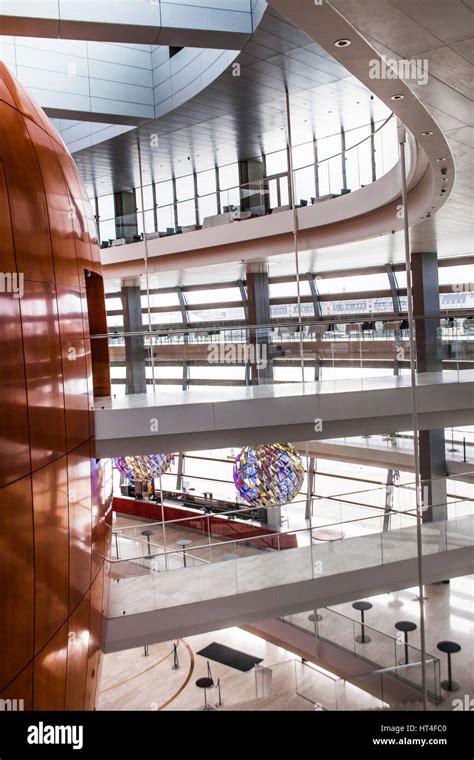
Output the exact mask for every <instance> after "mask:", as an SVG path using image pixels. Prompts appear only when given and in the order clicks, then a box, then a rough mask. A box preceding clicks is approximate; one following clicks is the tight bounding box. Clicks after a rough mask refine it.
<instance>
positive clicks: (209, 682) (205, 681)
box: [196, 676, 214, 689]
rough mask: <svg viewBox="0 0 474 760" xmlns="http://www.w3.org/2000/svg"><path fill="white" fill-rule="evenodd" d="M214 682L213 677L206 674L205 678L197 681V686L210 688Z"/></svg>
mask: <svg viewBox="0 0 474 760" xmlns="http://www.w3.org/2000/svg"><path fill="white" fill-rule="evenodd" d="M213 684H214V681H213V680H212V678H208V677H207V676H205V677H204V678H198V680H197V681H196V686H197V687H198V688H199V689H210V688H211V686H212V685H213Z"/></svg>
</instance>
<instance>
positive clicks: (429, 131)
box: [421, 129, 433, 137]
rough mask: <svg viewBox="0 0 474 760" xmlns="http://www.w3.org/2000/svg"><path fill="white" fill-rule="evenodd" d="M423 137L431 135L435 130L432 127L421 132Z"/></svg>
mask: <svg viewBox="0 0 474 760" xmlns="http://www.w3.org/2000/svg"><path fill="white" fill-rule="evenodd" d="M421 134H422V135H423V137H430V135H432V134H433V132H432V131H431V130H430V129H427V130H426V132H422V133H421Z"/></svg>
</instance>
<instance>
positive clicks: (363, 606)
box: [352, 602, 372, 644]
mask: <svg viewBox="0 0 474 760" xmlns="http://www.w3.org/2000/svg"><path fill="white" fill-rule="evenodd" d="M352 606H353V608H354V609H355V610H359V612H360V624H361V635H360V636H356V637H355V640H356V641H358V642H359V644H368V643H369V641H370V640H371V639H370V636H366V635H365V626H364V612H367V610H371V609H372V604H371V603H370V602H353V604H352Z"/></svg>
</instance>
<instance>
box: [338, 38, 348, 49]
mask: <svg viewBox="0 0 474 760" xmlns="http://www.w3.org/2000/svg"><path fill="white" fill-rule="evenodd" d="M350 44H351V41H350V40H348V39H342V40H336V42H335V43H334V47H338V48H342V47H349V45H350Z"/></svg>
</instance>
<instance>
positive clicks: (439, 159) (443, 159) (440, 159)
mask: <svg viewBox="0 0 474 760" xmlns="http://www.w3.org/2000/svg"><path fill="white" fill-rule="evenodd" d="M436 160H437V161H446V159H445V158H437V159H436Z"/></svg>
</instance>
